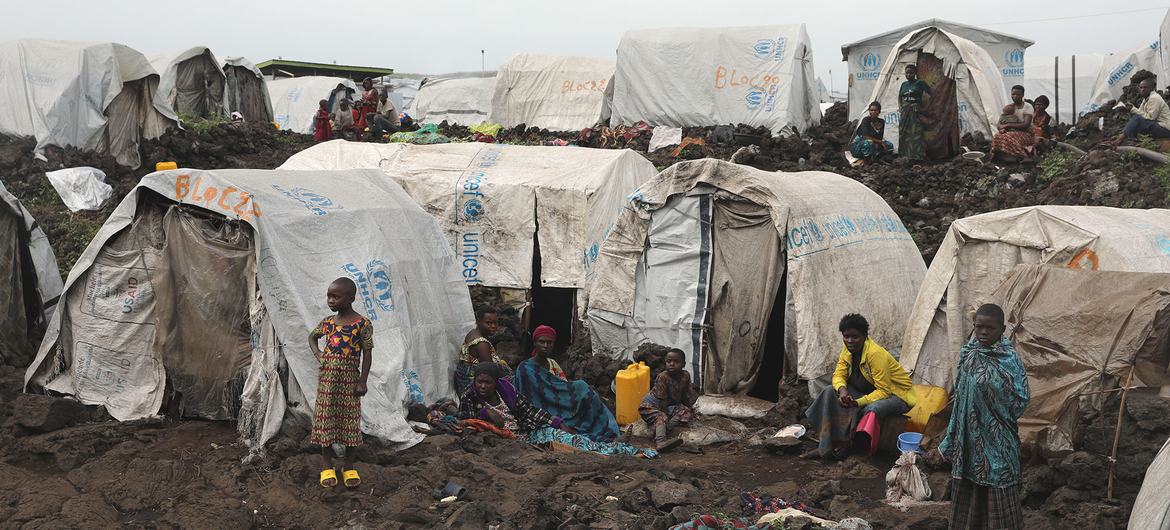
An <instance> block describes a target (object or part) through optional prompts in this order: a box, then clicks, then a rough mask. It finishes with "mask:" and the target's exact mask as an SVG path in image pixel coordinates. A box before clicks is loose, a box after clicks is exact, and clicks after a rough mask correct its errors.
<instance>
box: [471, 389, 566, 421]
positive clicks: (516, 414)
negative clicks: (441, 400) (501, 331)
mask: <svg viewBox="0 0 1170 530" xmlns="http://www.w3.org/2000/svg"><path fill="white" fill-rule="evenodd" d="M496 393H497V394H498V395H499V398H500V402H502V403H504V404H505V405H506V406H507V407H508V410H509V411H510V412H511V413H512V417H513V418H515V420H516V423H517V429H516V430H517V432H519V433H521V434H526V433H529V432H532V431H534V430H536V429H539V428H541V427H545V426H550V425H551V426H552V427H555V428H559V427H560V426H561V423H562V422H563V421H564V420H562V419H561V418H559V417H556V416H552V415H550V414H549V413H547V412H545V411H543V410H541V409H540V408H538V407H536V406H535V405H533V404H532V402H530V401H528V399H526V398H525V397H524V396H522V395H520V394H519V393H517V392H516V389H515V387H513V386H512V383H511V382H509V381H508V379H506V378H501V379H497V380H496ZM490 410H491V405H490V403H489V402H488V399H487V398H486V397H485V396H482V395H480V393H479V390H476V388H475V386H474V385H472V386H471V388H469V389H468V390H467V392H465V393H464V394H463V396H462V397H460V398H459V417H460V418H463V419H481V420H487V421H488V422H491V421H492V417H491V413H490V412H489V411H490Z"/></svg>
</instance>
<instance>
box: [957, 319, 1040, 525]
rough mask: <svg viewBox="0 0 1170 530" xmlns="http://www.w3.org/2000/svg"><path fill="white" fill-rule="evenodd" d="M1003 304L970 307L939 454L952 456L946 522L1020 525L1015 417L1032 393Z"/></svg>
mask: <svg viewBox="0 0 1170 530" xmlns="http://www.w3.org/2000/svg"><path fill="white" fill-rule="evenodd" d="M1003 333H1004V315H1003V309H1001V308H1000V307H999V306H997V305H995V304H984V305H983V306H980V307H979V310H978V311H976V312H975V337H974V338H972V339H971V340H970V341H968V342H967V344H965V345H964V346H963V348H962V349H961V350H960V351H959V366H958V375H957V377H956V380H955V391H954V401H953V402H952V406H953V409H952V412H951V421H950V423H949V424H948V425H947V433H946V437H945V438H943V441H942V443H940V444H939V446H938V451H939V453H941V454H942V456H943V457H944V458H946V459H947V460H950V461H951V506H952V508H951V509H952V513H951V528H953V529H958V528H1003V529H1021V528H1024V513H1023V507H1022V505H1021V504H1020V435H1019V430H1018V426H1019V419H1020V416H1021V415H1023V414H1024V409H1025V408H1027V407H1028V401H1029V399H1030V398H1031V393H1030V391H1029V389H1028V374H1027V372H1026V371H1025V370H1024V364H1023V363H1022V362H1021V361H1020V356H1019V355H1018V354H1017V353H1016V348H1015V345H1014V344H1012V341H1011V339H1009V338H1007V337H1004V336H1003Z"/></svg>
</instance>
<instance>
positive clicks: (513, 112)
mask: <svg viewBox="0 0 1170 530" xmlns="http://www.w3.org/2000/svg"><path fill="white" fill-rule="evenodd" d="M613 71H614V62H613V60H610V59H593V58H589V57H565V56H558V55H539V54H531V53H521V54H516V55H513V56H512V57H511V58H509V59H508V60H507V61H506V62H504V64H503V65H501V66H500V69H499V71H498V72H497V73H496V88H495V95H494V96H493V97H492V107H491V108H492V112H491V119H490V120H489V121H491V122H492V123H498V124H500V125H503V126H504V127H515V126H517V125H520V124H525V125H527V126H529V127H538V128H541V129H549V130H553V131H579V130H581V129H584V128H586V127H592V126H594V125H596V124H597V123H598V122H601V121H608V120H609V104H608V102H607V101H606V97H605V95H606V90H607V88H608V87H609V86H610V82H611V81H612V79H613Z"/></svg>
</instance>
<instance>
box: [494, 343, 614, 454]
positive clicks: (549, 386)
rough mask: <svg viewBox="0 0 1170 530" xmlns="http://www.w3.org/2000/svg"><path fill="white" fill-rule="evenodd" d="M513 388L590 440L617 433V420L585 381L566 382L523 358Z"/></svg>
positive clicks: (536, 360)
mask: <svg viewBox="0 0 1170 530" xmlns="http://www.w3.org/2000/svg"><path fill="white" fill-rule="evenodd" d="M513 382H514V383H515V385H516V390H517V391H518V392H520V394H521V395H522V396H524V397H525V398H527V399H528V401H530V402H532V404H533V405H535V406H536V407H538V408H540V409H542V410H544V411H546V412H548V413H549V414H552V415H554V416H560V417H561V418H563V419H564V421H565V424H566V425H568V426H569V427H572V428H573V429H574V430H576V431H577V432H578V433H579V434H581V435H583V436H586V437H588V438H589V439H592V440H597V441H601V442H608V441H611V440H613V439H614V438H616V437H617V436H618V434H619V433H620V431H619V430H618V425H617V420H616V419H615V418H614V416H613V413H612V412H610V411H609V409H608V408H606V406H605V402H603V401H601V397H600V396H598V395H597V392H595V391H594V390H593V388H591V387H590V386H589V383H586V382H585V381H580V380H577V381H567V380H565V379H561V378H560V377H557V376H556V375H555V374H553V373H552V372H550V371H548V370H547V369H546V368H545V367H544V366H541V364H540V358H539V357H534V358H531V359H525V360H524V362H522V363H520V365H519V366H517V367H516V375H515V377H514V378H513Z"/></svg>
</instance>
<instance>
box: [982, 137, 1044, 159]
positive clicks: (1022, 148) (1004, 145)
mask: <svg viewBox="0 0 1170 530" xmlns="http://www.w3.org/2000/svg"><path fill="white" fill-rule="evenodd" d="M1035 145H1036V137H1035V136H1033V135H1032V131H1008V132H1001V133H999V134H997V135H995V137H994V138H992V139H991V152H993V153H996V152H998V153H1003V154H1005V155H1011V156H1016V157H1020V158H1031V157H1032V155H1033V154H1034V153H1035Z"/></svg>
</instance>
